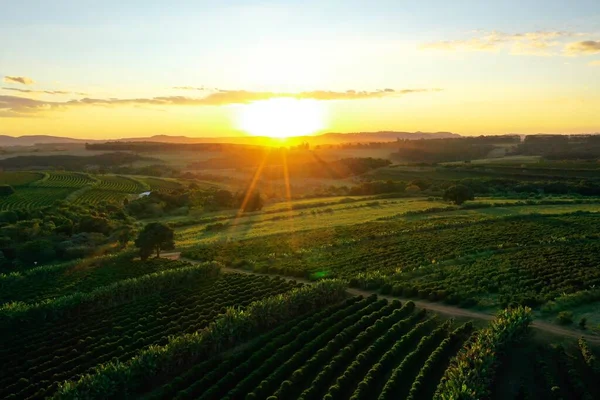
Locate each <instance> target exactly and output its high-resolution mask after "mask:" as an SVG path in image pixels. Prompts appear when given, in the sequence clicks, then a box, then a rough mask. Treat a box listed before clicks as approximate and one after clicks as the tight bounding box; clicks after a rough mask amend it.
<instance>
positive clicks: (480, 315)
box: [163, 252, 600, 344]
mask: <svg viewBox="0 0 600 400" xmlns="http://www.w3.org/2000/svg"><path fill="white" fill-rule="evenodd" d="M163 257H165V258H170V259H174V260H182V261H187V262H189V263H194V264H197V263H198V262H197V261H195V260H191V259H189V258H184V257H181V256H180V253H177V252H173V253H167V254H164V255H163ZM222 270H223V272H227V273H236V274H247V275H264V276H271V277H273V276H279V277H281V278H284V279H287V280H294V281H297V282H302V283H306V284H313V283H315V282H314V281H309V280H308V279H303V278H295V277H289V276H281V275H270V274H260V273H257V272H252V271H246V270H241V269H235V268H229V267H223V268H222ZM348 293H350V294H352V295H355V296H365V297H366V296H370V295H372V294H373V293H376V292H372V291H368V290H362V289H354V288H348ZM376 294H377V295H378V296H379V297H381V298H384V299H388V300H400V301H403V302H405V301H412V302H414V303H415V305H416V306H417V307H418V308H424V309H426V310H430V311H433V312H436V313H440V314H445V315H449V316H453V317H464V318H473V319H482V320H486V321H489V320H492V319H493V318H494V315H493V314H487V313H484V312H480V311H471V310H466V309H464V308H460V307H454V306H449V305H446V304H442V303H433V302H430V301H423V300H414V299H405V298H402V297H395V296H386V295H381V294H378V293H376ZM531 327H532V328H534V329H538V330H541V331H544V332H547V333H551V334H554V335H558V336H565V337H571V338H575V339H577V338H580V337H584V338H585V339H586V340H587V341H588V342H593V343H597V344H600V337H598V336H592V335H588V334H584V333H582V332H581V331H577V330H574V329H569V328H563V327H561V326H558V325H554V324H551V323H548V322H544V321H536V320H534V321H533V322H532V324H531Z"/></svg>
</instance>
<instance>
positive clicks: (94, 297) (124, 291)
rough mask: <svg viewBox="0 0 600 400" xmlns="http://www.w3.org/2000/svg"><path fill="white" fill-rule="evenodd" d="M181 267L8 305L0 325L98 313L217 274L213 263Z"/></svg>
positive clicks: (3, 308)
mask: <svg viewBox="0 0 600 400" xmlns="http://www.w3.org/2000/svg"><path fill="white" fill-rule="evenodd" d="M182 265H184V266H183V267H181V268H175V269H171V270H167V271H161V272H155V273H152V274H148V275H143V276H140V277H137V278H131V279H125V280H122V281H118V282H115V283H113V284H111V285H108V286H102V287H99V288H97V289H95V290H93V291H91V292H88V293H79V292H76V293H74V294H70V295H66V296H63V297H58V298H55V299H51V300H45V301H42V302H39V303H33V304H27V303H23V302H11V303H6V304H3V305H2V306H0V323H1V324H4V325H5V326H6V324H8V323H15V322H17V321H35V320H46V321H48V320H55V319H58V318H68V317H70V316H72V315H74V314H77V313H81V312H83V311H86V312H87V311H90V310H101V309H103V308H106V307H111V306H115V305H118V304H121V303H123V302H126V301H129V300H131V299H133V298H135V297H136V296H140V295H143V294H145V293H150V292H152V291H156V290H159V289H160V288H161V287H162V288H165V287H176V286H177V285H180V284H182V283H183V282H185V281H186V280H190V279H193V278H194V277H197V276H203V277H213V276H216V275H218V274H219V273H220V265H219V264H217V263H205V264H199V265H192V266H189V264H186V263H182Z"/></svg>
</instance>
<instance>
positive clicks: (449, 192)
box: [444, 185, 475, 206]
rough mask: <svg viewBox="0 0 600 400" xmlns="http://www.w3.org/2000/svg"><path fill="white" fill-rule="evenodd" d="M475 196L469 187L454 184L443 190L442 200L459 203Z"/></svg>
mask: <svg viewBox="0 0 600 400" xmlns="http://www.w3.org/2000/svg"><path fill="white" fill-rule="evenodd" d="M474 198H475V196H474V195H473V192H472V191H471V189H469V188H468V187H467V186H465V185H454V186H450V187H449V188H448V189H446V191H445V192H444V200H446V201H451V202H453V203H454V204H457V205H459V206H460V205H461V204H462V203H464V202H465V201H467V200H473V199H474Z"/></svg>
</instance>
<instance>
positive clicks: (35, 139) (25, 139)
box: [0, 135, 89, 146]
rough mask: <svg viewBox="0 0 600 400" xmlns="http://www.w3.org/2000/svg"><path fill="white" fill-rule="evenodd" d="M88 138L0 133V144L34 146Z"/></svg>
mask: <svg viewBox="0 0 600 400" xmlns="http://www.w3.org/2000/svg"><path fill="white" fill-rule="evenodd" d="M85 142H89V140H83V139H73V138H68V137H60V136H48V135H31V136H16V137H15V136H8V135H0V146H34V145H36V144H49V143H85Z"/></svg>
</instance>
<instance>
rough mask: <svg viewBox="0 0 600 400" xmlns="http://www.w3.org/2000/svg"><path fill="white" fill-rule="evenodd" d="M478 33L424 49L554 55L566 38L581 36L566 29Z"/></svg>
mask: <svg viewBox="0 0 600 400" xmlns="http://www.w3.org/2000/svg"><path fill="white" fill-rule="evenodd" d="M475 33H476V34H477V35H476V36H474V37H471V38H468V39H462V40H445V41H437V42H430V43H425V44H423V45H421V49H423V50H446V51H500V50H503V49H508V50H509V51H510V53H511V54H528V55H553V54H556V51H555V50H556V49H558V48H559V47H560V46H561V45H562V44H563V41H564V40H565V39H566V38H569V37H573V36H581V35H582V34H580V33H573V32H564V31H537V32H524V33H504V32H498V31H491V32H479V31H477V32H475Z"/></svg>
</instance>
